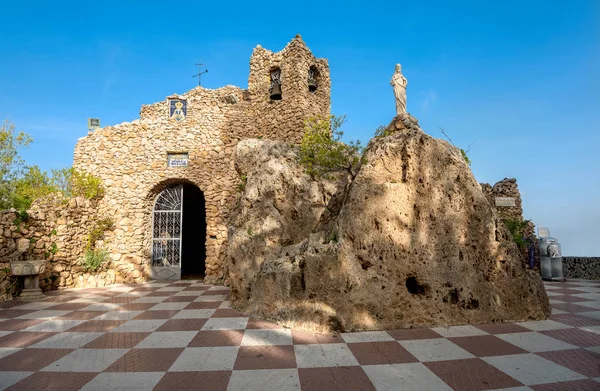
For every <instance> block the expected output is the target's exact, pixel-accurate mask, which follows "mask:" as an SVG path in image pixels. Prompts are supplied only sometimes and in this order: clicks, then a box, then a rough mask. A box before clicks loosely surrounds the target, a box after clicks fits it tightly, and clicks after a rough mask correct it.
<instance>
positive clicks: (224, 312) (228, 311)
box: [211, 308, 246, 318]
mask: <svg viewBox="0 0 600 391" xmlns="http://www.w3.org/2000/svg"><path fill="white" fill-rule="evenodd" d="M245 316H246V315H244V314H242V313H241V312H239V311H238V310H234V309H232V308H219V309H217V310H216V311H215V313H214V314H213V315H212V316H211V318H241V317H245Z"/></svg>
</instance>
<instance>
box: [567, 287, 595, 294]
mask: <svg viewBox="0 0 600 391" xmlns="http://www.w3.org/2000/svg"><path fill="white" fill-rule="evenodd" d="M571 289H575V290H578V291H581V292H587V293H600V288H599V287H598V286H574V287H571Z"/></svg>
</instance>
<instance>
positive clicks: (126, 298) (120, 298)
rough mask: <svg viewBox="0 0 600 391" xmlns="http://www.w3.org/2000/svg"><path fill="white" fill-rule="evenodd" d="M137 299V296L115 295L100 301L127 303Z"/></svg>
mask: <svg viewBox="0 0 600 391" xmlns="http://www.w3.org/2000/svg"><path fill="white" fill-rule="evenodd" d="M137 299H139V297H137V296H117V297H111V298H110V299H106V300H104V301H102V303H114V304H127V303H131V302H132V301H134V300H137Z"/></svg>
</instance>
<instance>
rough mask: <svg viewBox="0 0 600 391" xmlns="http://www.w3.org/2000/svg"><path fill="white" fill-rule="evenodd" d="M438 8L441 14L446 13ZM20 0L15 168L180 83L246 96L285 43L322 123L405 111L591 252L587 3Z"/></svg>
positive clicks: (595, 105) (599, 90)
mask: <svg viewBox="0 0 600 391" xmlns="http://www.w3.org/2000/svg"><path fill="white" fill-rule="evenodd" d="M449 3H452V4H449ZM365 4H367V3H355V4H353V3H351V2H347V1H344V2H337V3H336V2H305V3H302V2H301V3H298V2H265V3H256V2H240V3H236V2H233V1H229V2H194V1H188V2H168V1H160V2H158V1H150V0H147V1H139V2H136V1H119V2H115V1H109V0H106V1H101V2H93V3H92V2H90V4H87V2H85V1H84V2H81V1H79V2H64V1H62V2H61V1H53V2H46V1H28V2H27V9H25V8H24V7H25V5H24V3H19V2H5V3H3V4H2V8H1V9H2V13H3V21H2V24H0V53H1V56H0V120H4V119H9V120H10V121H12V122H14V123H15V124H16V126H17V127H18V128H19V129H20V130H23V131H26V132H28V133H30V134H31V135H33V137H34V139H35V142H34V144H33V145H32V146H31V147H30V148H28V149H27V150H26V151H25V152H24V153H23V155H24V157H25V158H26V160H27V163H29V164H37V165H39V166H40V167H42V168H43V169H46V170H50V169H52V168H59V167H64V166H69V165H71V163H72V156H73V147H74V145H75V142H76V141H77V139H78V138H79V137H81V136H84V135H85V134H86V132H87V129H86V127H87V123H86V121H87V118H88V117H98V118H100V119H101V121H102V124H103V125H110V124H116V123H120V122H123V121H131V120H134V119H135V118H137V117H138V114H139V110H140V106H141V105H142V104H148V103H153V102H156V101H160V100H163V99H164V98H165V97H166V96H167V95H169V94H172V93H183V92H185V91H187V90H189V89H191V88H192V87H194V85H195V82H196V79H193V78H192V75H193V74H194V73H196V71H197V70H196V68H195V67H194V63H197V62H198V61H199V60H201V61H202V62H203V63H205V64H207V68H208V69H209V73H208V74H207V75H204V77H203V86H205V87H207V88H218V87H220V86H223V85H226V84H233V85H238V86H241V87H246V86H247V78H248V63H249V58H250V55H251V53H252V49H253V47H254V46H256V45H258V44H260V45H262V46H263V47H265V48H268V49H270V50H273V51H278V50H281V49H282V48H283V47H284V46H285V45H286V43H287V42H288V41H289V40H290V39H292V38H293V37H294V36H295V35H296V34H298V33H299V34H301V35H302V37H303V39H304V41H305V42H306V43H307V44H308V46H309V48H310V49H311V50H312V51H313V53H314V54H315V55H316V56H317V57H325V58H327V59H329V65H330V67H331V78H332V90H331V98H332V112H333V113H334V114H346V115H347V117H348V122H347V123H346V126H345V131H346V136H345V137H346V138H347V139H357V138H358V139H361V140H363V141H365V142H367V141H368V139H369V138H370V137H371V136H372V134H373V131H374V129H375V128H376V127H377V126H379V125H382V124H387V123H389V121H390V120H391V118H392V117H393V115H394V100H393V93H392V89H391V87H390V86H389V80H390V78H391V76H392V74H393V72H394V64H396V63H402V68H403V72H404V74H405V76H406V77H407V79H408V83H409V84H408V111H409V112H410V113H411V114H413V115H414V116H415V117H417V118H418V119H419V120H420V124H421V126H422V128H423V129H424V130H425V131H426V132H427V133H429V134H431V135H433V136H436V137H442V135H441V133H440V131H439V129H438V128H439V127H444V128H445V129H446V131H447V133H448V134H449V135H450V137H451V138H452V139H453V141H454V143H455V144H456V145H457V146H460V147H466V146H468V145H469V144H471V143H472V142H473V141H474V140H475V144H474V145H473V147H472V150H471V151H470V152H469V156H470V158H471V160H472V161H473V166H472V169H473V172H474V174H475V176H476V177H477V179H478V180H479V181H480V182H490V183H494V182H496V181H498V180H501V179H503V178H504V177H516V178H517V179H518V183H519V187H520V189H521V192H522V195H523V197H524V214H525V217H526V218H530V219H532V220H533V221H534V222H535V223H536V224H537V225H538V226H547V227H549V228H550V230H551V233H552V235H553V236H555V237H557V238H558V239H559V240H560V241H561V242H562V245H563V253H565V254H567V255H595V256H600V250H598V248H597V247H596V246H595V244H596V243H595V241H596V240H599V239H600V228H599V227H600V178H599V177H600V174H599V170H600V152H598V145H599V144H600V126H599V123H600V71H599V70H600V2H598V1H596V0H590V1H586V0H578V1H573V2H569V3H565V2H558V1H557V2H555V1H548V0H546V1H523V0H522V1H493V2H492V1H481V0H479V1H454V2H446V1H419V2H416V1H409V2H406V1H405V2H402V1H396V2H377V1H370V2H368V5H365Z"/></svg>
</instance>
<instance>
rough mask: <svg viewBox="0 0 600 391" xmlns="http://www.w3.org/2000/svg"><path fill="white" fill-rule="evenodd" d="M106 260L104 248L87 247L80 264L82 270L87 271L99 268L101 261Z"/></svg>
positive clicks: (106, 253)
mask: <svg viewBox="0 0 600 391" xmlns="http://www.w3.org/2000/svg"><path fill="white" fill-rule="evenodd" d="M107 260H108V252H107V251H106V250H104V249H93V250H91V249H87V250H86V251H85V256H84V257H83V259H82V260H81V262H80V264H81V267H82V268H83V270H84V271H85V272H87V273H90V272H95V271H97V270H98V269H100V266H102V264H103V263H105V262H106V261H107Z"/></svg>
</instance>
